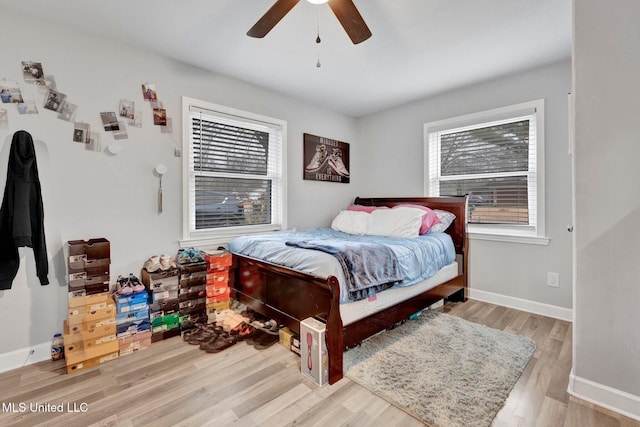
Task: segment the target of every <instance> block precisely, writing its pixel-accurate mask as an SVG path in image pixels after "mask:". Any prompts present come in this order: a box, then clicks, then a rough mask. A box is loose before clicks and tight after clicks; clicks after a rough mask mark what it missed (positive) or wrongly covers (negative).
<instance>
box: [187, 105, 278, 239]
mask: <svg viewBox="0 0 640 427" xmlns="http://www.w3.org/2000/svg"><path fill="white" fill-rule="evenodd" d="M183 117H184V120H183V123H184V128H185V129H184V136H185V138H184V141H185V145H184V159H183V165H184V168H183V169H184V173H183V180H184V192H185V195H184V197H183V200H184V205H185V206H184V209H183V211H184V225H183V227H184V238H185V240H187V241H189V240H198V241H202V240H204V241H210V242H211V243H225V242H226V241H228V239H230V238H232V237H235V236H237V235H240V234H248V233H251V232H263V231H268V230H277V229H280V228H282V227H285V224H284V221H285V219H284V218H285V216H284V203H285V179H284V176H285V175H284V153H285V148H284V147H285V135H286V122H284V121H282V120H277V119H273V118H269V117H263V116H259V115H256V114H252V113H248V112H244V111H239V110H234V109H231V108H227V107H223V106H219V105H214V104H210V103H207V102H203V101H198V100H195V99H189V98H183ZM200 243H202V242H200ZM187 244H188V245H195V246H197V245H198V243H194V242H190V241H189V242H183V246H186V245H187Z"/></svg>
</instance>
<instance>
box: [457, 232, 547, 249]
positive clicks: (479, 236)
mask: <svg viewBox="0 0 640 427" xmlns="http://www.w3.org/2000/svg"><path fill="white" fill-rule="evenodd" d="M467 235H468V237H469V239H471V240H488V241H491V242H505V243H522V244H526V245H541V246H548V245H549V241H550V240H551V239H549V238H548V237H541V236H534V235H522V234H502V233H496V232H491V233H489V232H478V231H470V232H468V233H467Z"/></svg>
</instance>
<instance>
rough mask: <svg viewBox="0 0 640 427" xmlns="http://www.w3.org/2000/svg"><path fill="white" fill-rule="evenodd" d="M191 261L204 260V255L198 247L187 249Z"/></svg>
mask: <svg viewBox="0 0 640 427" xmlns="http://www.w3.org/2000/svg"><path fill="white" fill-rule="evenodd" d="M187 253H188V254H189V257H190V258H191V262H204V255H203V254H202V252H200V251H199V250H197V249H196V248H189V249H187Z"/></svg>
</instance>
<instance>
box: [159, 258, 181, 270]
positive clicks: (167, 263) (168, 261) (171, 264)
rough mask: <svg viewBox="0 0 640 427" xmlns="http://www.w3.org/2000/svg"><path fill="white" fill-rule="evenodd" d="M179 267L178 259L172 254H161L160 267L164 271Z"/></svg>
mask: <svg viewBox="0 0 640 427" xmlns="http://www.w3.org/2000/svg"><path fill="white" fill-rule="evenodd" d="M174 268H177V266H176V260H175V258H174V257H172V256H170V255H160V269H161V270H163V271H166V270H171V269H174Z"/></svg>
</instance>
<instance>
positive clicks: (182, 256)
mask: <svg viewBox="0 0 640 427" xmlns="http://www.w3.org/2000/svg"><path fill="white" fill-rule="evenodd" d="M176 259H177V261H178V264H194V263H198V262H204V255H203V253H202V252H200V251H199V250H197V249H195V248H189V249H178V255H177V256H176Z"/></svg>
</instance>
